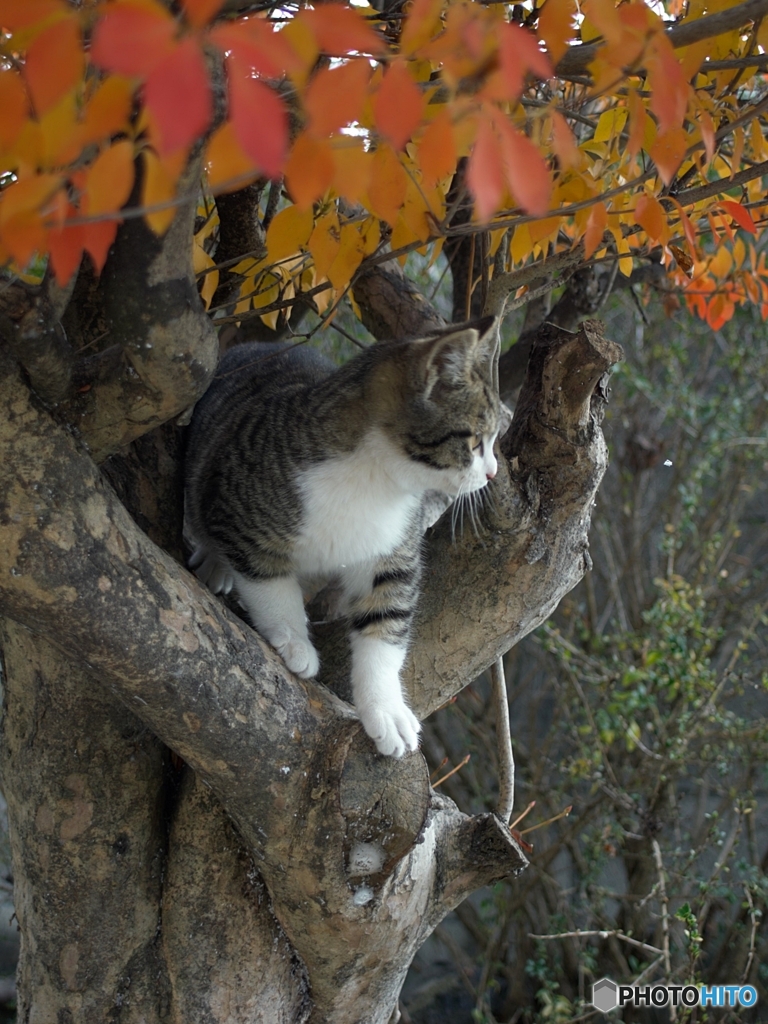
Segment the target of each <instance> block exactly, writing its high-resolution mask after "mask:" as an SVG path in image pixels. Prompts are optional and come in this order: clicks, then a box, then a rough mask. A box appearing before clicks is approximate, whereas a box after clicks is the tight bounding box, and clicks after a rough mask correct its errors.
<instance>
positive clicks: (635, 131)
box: [627, 89, 648, 157]
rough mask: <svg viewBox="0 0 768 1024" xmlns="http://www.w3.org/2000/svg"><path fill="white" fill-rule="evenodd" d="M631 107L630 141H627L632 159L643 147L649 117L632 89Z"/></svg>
mask: <svg viewBox="0 0 768 1024" xmlns="http://www.w3.org/2000/svg"><path fill="white" fill-rule="evenodd" d="M627 106H628V107H629V126H630V127H629V139H628V141H627V152H628V153H629V155H630V156H631V157H636V156H637V154H638V153H639V152H640V150H641V149H642V147H643V140H644V138H645V120H646V118H647V117H648V115H647V113H646V112H645V107H644V105H643V101H642V100H641V99H640V97H639V96H638V95H637V92H636V90H635V89H630V90H629V94H628V96H627Z"/></svg>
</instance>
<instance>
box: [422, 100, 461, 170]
mask: <svg viewBox="0 0 768 1024" xmlns="http://www.w3.org/2000/svg"><path fill="white" fill-rule="evenodd" d="M419 166H420V167H421V172H422V174H423V175H424V182H425V184H426V185H427V186H431V185H434V184H435V182H437V181H439V179H440V178H444V177H446V176H447V175H448V174H450V173H451V172H452V171H453V169H454V168H455V167H456V143H455V141H454V138H453V125H452V123H451V116H450V114H449V113H448V112H447V111H446V110H443V111H441V112H440V113H439V114H438V115H437V117H436V118H435V119H434V121H432V122H431V123H430V124H429V125H428V126H427V129H426V131H425V132H424V135H423V136H422V139H421V142H420V143H419Z"/></svg>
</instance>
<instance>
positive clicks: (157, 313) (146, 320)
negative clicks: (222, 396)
mask: <svg viewBox="0 0 768 1024" xmlns="http://www.w3.org/2000/svg"><path fill="white" fill-rule="evenodd" d="M199 174H200V165H199V160H193V161H192V162H191V163H190V165H189V167H188V168H187V170H186V171H185V173H184V175H182V178H181V180H180V182H179V194H180V195H190V194H193V191H192V184H193V182H195V181H197V180H198V178H199ZM137 187H138V186H137ZM195 210H196V203H195V201H194V200H189V201H187V202H186V203H184V204H182V205H180V206H179V208H178V212H177V214H176V217H175V219H174V221H173V223H172V224H171V226H170V228H169V229H168V231H167V232H166V233H165V235H163V237H162V238H158V237H157V236H156V235H155V234H154V233H153V232H152V230H151V229H150V228H149V227H148V225H147V224H146V223H145V222H144V221H143V220H142V219H132V220H127V221H126V222H125V223H124V224H123V225H122V227H121V228H120V230H119V231H118V234H117V240H116V242H115V245H114V248H113V249H112V251H111V253H110V256H109V258H108V260H107V263H106V266H105V268H104V271H103V273H102V279H101V283H100V290H101V292H102V294H103V297H104V305H105V310H106V315H107V319H108V322H109V327H110V341H111V342H112V343H113V347H112V348H110V349H108V350H107V351H106V352H104V353H101V354H100V355H98V356H92V357H91V358H89V359H87V360H85V361H83V363H81V365H80V366H79V367H78V369H77V385H78V390H77V394H76V397H75V398H73V399H72V400H71V401H70V402H69V403H68V404H67V406H66V407H65V408H64V409H62V410H61V411H62V414H63V415H64V416H65V417H66V419H67V420H68V421H69V423H70V424H71V425H72V426H73V427H74V429H75V430H76V432H77V433H78V434H79V436H80V437H81V438H82V439H83V440H84V441H85V443H86V444H87V445H88V447H89V449H90V451H91V453H92V454H93V457H94V459H96V461H97V462H101V461H102V460H103V459H105V458H106V457H107V456H108V455H110V454H112V453H113V452H115V451H118V450H119V449H120V448H122V447H124V446H126V445H127V444H129V443H130V442H131V441H132V440H134V438H136V437H139V436H140V435H141V434H144V433H146V432H147V431H149V430H151V429H153V428H154V427H156V426H159V425H160V424H161V423H164V422H166V421H167V420H169V419H171V418H172V417H173V416H175V415H178V413H180V412H182V411H183V410H184V409H186V408H188V407H189V406H190V405H192V403H193V402H195V401H197V399H198V398H199V397H200V395H201V394H202V393H203V392H204V391H205V389H206V387H207V385H208V382H209V380H210V378H211V375H212V374H213V371H214V369H215V366H216V361H217V359H218V342H217V338H216V331H215V330H214V328H213V326H212V324H211V322H210V320H209V319H208V317H207V316H206V315H205V312H204V310H203V307H202V303H201V301H200V298H199V296H198V293H197V285H196V281H195V275H194V272H193V268H192V246H191V244H190V239H191V237H192V228H193V224H194V218H195Z"/></svg>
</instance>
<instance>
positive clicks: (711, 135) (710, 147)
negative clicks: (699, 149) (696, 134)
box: [698, 110, 715, 164]
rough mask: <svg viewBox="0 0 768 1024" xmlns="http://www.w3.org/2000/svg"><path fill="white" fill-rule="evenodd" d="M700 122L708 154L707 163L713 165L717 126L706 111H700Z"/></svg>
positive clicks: (705, 149)
mask: <svg viewBox="0 0 768 1024" xmlns="http://www.w3.org/2000/svg"><path fill="white" fill-rule="evenodd" d="M698 121H699V127H700V128H701V138H702V140H703V142H704V152H705V153H706V154H707V163H708V164H711V163H712V158H713V157H714V155H715V126H714V124H713V123H712V118H711V117H710V116H709V114H708V113H707V111H706V110H702V111H700V113H699V114H698Z"/></svg>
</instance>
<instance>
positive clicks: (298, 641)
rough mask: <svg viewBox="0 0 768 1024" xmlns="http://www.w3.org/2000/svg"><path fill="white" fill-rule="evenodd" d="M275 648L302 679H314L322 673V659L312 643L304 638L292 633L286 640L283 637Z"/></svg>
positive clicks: (288, 666)
mask: <svg viewBox="0 0 768 1024" xmlns="http://www.w3.org/2000/svg"><path fill="white" fill-rule="evenodd" d="M274 647H275V650H276V651H277V653H278V654H279V655H280V657H281V658H282V659H283V661H284V662H285V664H286V667H287V668H288V669H290V671H291V672H293V673H294V675H297V676H301V678H302V679H312V678H314V676H316V675H317V673H318V672H319V671H320V657H319V655H318V653H317V651H316V650H315V648H314V647H313V646H312V644H311V643H310V641H309V640H307V639H305V638H304V637H301V636H298V635H297V634H296V633H293V632H291V633H289V634H288V636H287V638H286V639H285V640H283V638H282V637H280V638H278V639H277V641H276V642H275V643H274Z"/></svg>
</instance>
